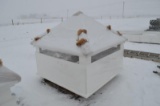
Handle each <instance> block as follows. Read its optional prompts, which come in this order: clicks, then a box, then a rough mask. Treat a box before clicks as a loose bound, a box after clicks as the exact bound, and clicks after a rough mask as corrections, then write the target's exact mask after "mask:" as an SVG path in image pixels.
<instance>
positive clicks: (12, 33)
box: [0, 23, 160, 106]
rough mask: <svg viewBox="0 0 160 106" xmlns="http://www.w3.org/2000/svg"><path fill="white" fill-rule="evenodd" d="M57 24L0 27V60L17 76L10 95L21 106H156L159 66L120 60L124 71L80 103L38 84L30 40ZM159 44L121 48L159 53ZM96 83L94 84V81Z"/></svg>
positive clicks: (133, 60)
mask: <svg viewBox="0 0 160 106" xmlns="http://www.w3.org/2000/svg"><path fill="white" fill-rule="evenodd" d="M56 25H57V23H55V24H54V23H50V24H31V25H20V26H5V27H0V36H1V37H0V58H1V59H2V60H3V63H4V65H5V66H7V67H8V68H9V69H11V70H13V71H14V72H16V73H17V74H19V75H20V76H21V78H22V80H21V82H20V83H18V84H17V85H16V86H14V87H12V89H11V90H12V93H14V94H15V95H16V97H17V101H18V102H17V103H19V105H21V106H44V105H45V106H53V105H54V106H89V105H90V106H106V105H107V106H159V105H160V102H159V98H160V95H159V94H160V89H159V88H160V79H159V78H160V77H159V75H157V74H154V73H152V71H153V70H158V69H157V68H156V66H157V65H160V64H159V63H156V62H152V61H144V60H139V59H134V58H132V59H131V58H124V70H123V71H122V72H121V73H120V74H119V75H118V76H116V77H115V78H114V79H113V80H111V81H110V82H109V83H107V84H106V85H105V86H104V87H103V88H102V89H100V90H98V92H96V93H95V94H94V95H93V96H91V97H90V98H88V99H83V98H81V99H80V101H78V100H74V99H70V96H68V95H65V94H62V93H60V92H58V91H57V90H56V89H54V88H52V87H50V86H49V85H44V84H43V83H41V80H42V79H41V78H40V77H39V76H38V75H37V66H36V60H35V48H34V47H33V46H32V45H31V44H30V42H31V41H32V40H33V38H34V37H35V36H37V35H39V34H41V33H43V32H44V31H45V30H46V29H47V28H52V27H54V26H56ZM159 48H160V45H156V44H154V45H153V44H139V43H130V42H127V43H125V49H134V50H145V51H150V52H156V53H160V52H159ZM95 83H96V81H95Z"/></svg>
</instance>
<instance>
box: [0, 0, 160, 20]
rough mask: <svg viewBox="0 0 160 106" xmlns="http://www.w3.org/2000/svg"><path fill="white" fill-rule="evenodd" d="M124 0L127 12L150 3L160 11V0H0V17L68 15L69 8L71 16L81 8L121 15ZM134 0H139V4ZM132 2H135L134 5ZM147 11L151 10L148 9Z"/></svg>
mask: <svg viewBox="0 0 160 106" xmlns="http://www.w3.org/2000/svg"><path fill="white" fill-rule="evenodd" d="M123 1H125V9H126V10H125V11H126V14H128V13H129V11H130V9H128V8H131V10H133V12H135V13H136V12H137V10H136V8H138V9H139V10H138V11H139V12H142V13H144V10H146V9H147V8H148V6H149V5H152V6H153V7H154V9H153V11H154V12H155V13H154V14H156V13H158V11H160V8H159V7H160V0H0V19H7V18H8V19H12V18H16V17H18V16H21V15H29V14H34V13H36V14H48V15H50V16H66V15H67V10H68V13H69V16H70V15H72V14H73V13H74V12H76V11H79V10H81V11H83V12H85V13H87V14H88V15H93V16H100V15H102V16H103V15H106V14H108V15H113V14H118V15H120V14H121V12H122V6H123ZM134 1H137V4H135V2H134ZM139 2H141V4H139ZM142 2H144V4H145V5H144V10H143V9H142V7H143V5H142ZM131 4H133V7H132V6H131ZM134 5H136V6H138V7H135V6H134ZM147 5H148V6H147ZM142 10H143V11H142ZM147 12H149V11H148V10H146V13H147ZM152 13H153V12H152ZM139 14H140V13H139ZM149 14H150V13H149Z"/></svg>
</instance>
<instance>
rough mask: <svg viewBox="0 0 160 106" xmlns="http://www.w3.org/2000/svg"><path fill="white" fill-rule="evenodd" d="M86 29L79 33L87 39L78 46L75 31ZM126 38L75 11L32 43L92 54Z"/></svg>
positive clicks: (61, 50) (65, 51)
mask: <svg viewBox="0 0 160 106" xmlns="http://www.w3.org/2000/svg"><path fill="white" fill-rule="evenodd" d="M79 29H86V30H87V34H85V33H83V34H82V35H80V37H82V38H86V39H87V41H88V42H87V43H86V44H85V45H84V47H83V46H82V47H78V46H77V45H76V42H77V38H78V35H77V31H78V30H79ZM125 40H126V39H125V38H123V37H121V36H119V35H118V34H116V33H113V31H111V30H108V29H106V27H105V26H103V25H102V24H100V23H98V22H97V21H95V20H94V19H92V18H90V17H88V16H86V15H84V14H83V13H82V12H77V13H76V14H74V15H73V16H72V17H71V18H69V19H68V20H66V21H65V22H63V23H61V24H59V25H58V26H56V27H55V28H53V29H51V32H50V33H48V34H46V35H45V36H43V37H42V38H41V39H39V40H37V41H33V42H32V44H33V45H34V46H36V47H40V48H43V49H48V50H52V51H57V52H63V53H68V54H72V55H84V54H89V53H90V54H91V55H94V54H96V53H99V52H101V51H103V50H106V49H109V48H111V47H113V46H117V45H118V44H121V43H123V42H124V41H125Z"/></svg>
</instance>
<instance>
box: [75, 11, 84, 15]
mask: <svg viewBox="0 0 160 106" xmlns="http://www.w3.org/2000/svg"><path fill="white" fill-rule="evenodd" d="M81 14H83V12H82V11H78V12H76V13H74V14H73V16H79V15H81Z"/></svg>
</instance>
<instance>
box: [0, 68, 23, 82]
mask: <svg viewBox="0 0 160 106" xmlns="http://www.w3.org/2000/svg"><path fill="white" fill-rule="evenodd" d="M20 80H21V77H20V76H19V75H17V74H16V73H14V72H12V71H11V70H9V69H8V68H6V67H5V66H3V65H1V66H0V84H1V83H9V82H19V81H20Z"/></svg>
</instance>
